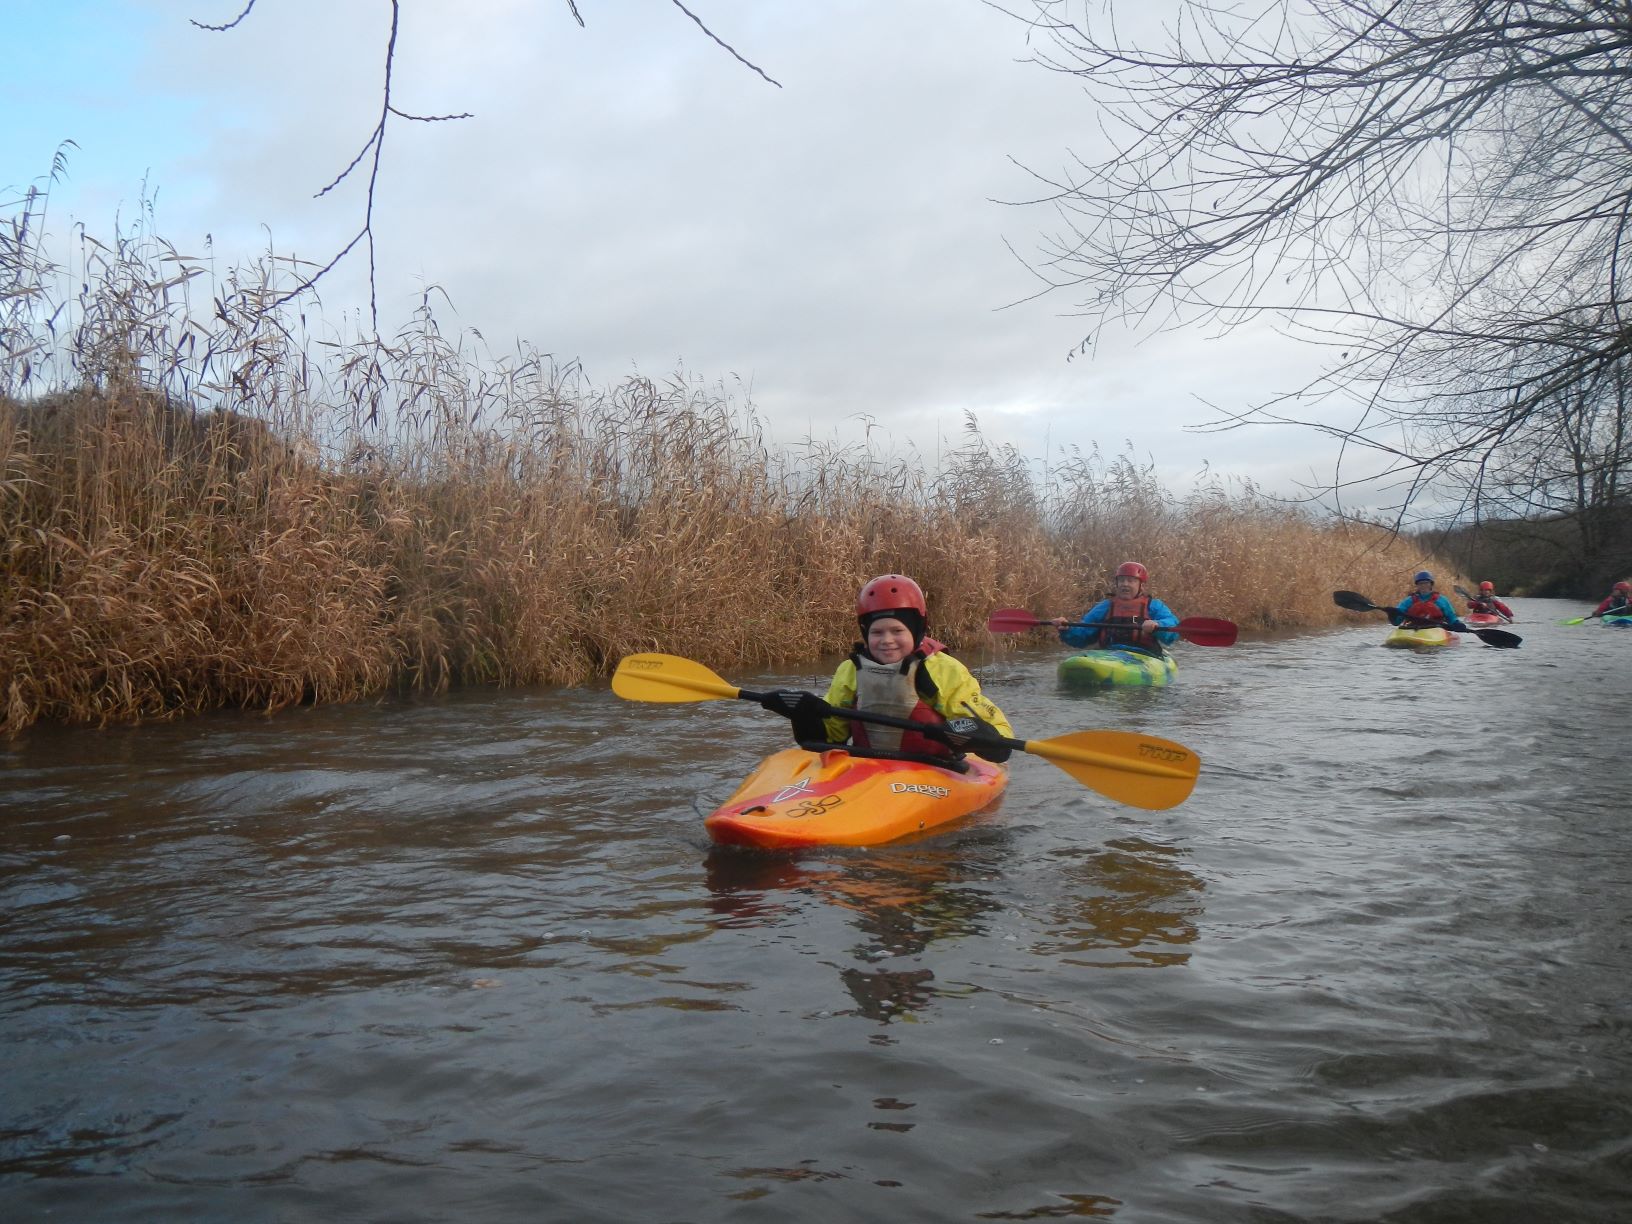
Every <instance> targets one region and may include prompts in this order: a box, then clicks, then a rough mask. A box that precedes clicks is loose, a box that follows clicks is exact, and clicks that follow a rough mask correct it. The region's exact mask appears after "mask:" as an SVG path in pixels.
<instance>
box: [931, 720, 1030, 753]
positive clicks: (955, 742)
mask: <svg viewBox="0 0 1632 1224" xmlns="http://www.w3.org/2000/svg"><path fill="white" fill-rule="evenodd" d="M940 730H941V735H940V738H941V739H943V740H945V741H946V744H947V746H948V747H949V748H951V749H952V750H953V751H955V752H972V753H974V754H975V755H976V756H978V757H985V758H986V759H987V760H988V761H993V762H997V763H1001V762H1003V761H1006V760H1008V759H1009V757H1010V755H1011V754H1012V753H1013V751H1014V750H1013V749H1012V748H1010V747H1009V746H1008V745H1007V744H1005V743H1003V742H1002V738H1003V737H1002V736H1000V735H998V733H997V728H996V727H994V726H992V724H991V723H989V722H987V721H986V720H985V719H983V718H975V717H974V716H972V715H971V716H969V717H966V718H954V719H951V720H949V721H948V722H947V723H946V724H945V725H944V726H942V727H941V729H940Z"/></svg>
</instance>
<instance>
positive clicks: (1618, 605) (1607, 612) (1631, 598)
mask: <svg viewBox="0 0 1632 1224" xmlns="http://www.w3.org/2000/svg"><path fill="white" fill-rule="evenodd" d="M1592 616H1632V582H1617V583H1616V584H1615V585H1614V586H1613V587H1611V588H1610V590H1609V598H1608V599H1606V600H1604V602H1603V603H1601V604H1599V605H1598V606H1597V607H1596V608H1594V609H1593V610H1592V612H1591V613H1590V615H1589V619H1590V618H1591V617H1592Z"/></svg>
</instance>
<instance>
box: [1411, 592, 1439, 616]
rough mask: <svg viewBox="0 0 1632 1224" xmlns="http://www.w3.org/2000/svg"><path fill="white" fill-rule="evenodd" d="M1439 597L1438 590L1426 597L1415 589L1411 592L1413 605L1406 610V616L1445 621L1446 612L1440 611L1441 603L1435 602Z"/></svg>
mask: <svg viewBox="0 0 1632 1224" xmlns="http://www.w3.org/2000/svg"><path fill="white" fill-rule="evenodd" d="M1438 598H1439V592H1438V591H1435V592H1434V593H1433V594H1432V595H1429V596H1428V598H1426V599H1424V598H1423V597H1422V596H1421V595H1418V594H1417V593H1416V592H1415V591H1413V592H1411V606H1410V607H1409V608H1407V609H1406V610H1405V615H1406V618H1407V619H1408V620H1419V621H1443V620H1444V619H1445V613H1444V612H1442V611H1440V607H1439V605H1438V604H1437V603H1435V602H1434V601H1435V600H1436V599H1438Z"/></svg>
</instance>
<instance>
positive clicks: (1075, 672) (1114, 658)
mask: <svg viewBox="0 0 1632 1224" xmlns="http://www.w3.org/2000/svg"><path fill="white" fill-rule="evenodd" d="M1178 671H1179V665H1178V664H1177V663H1175V662H1174V661H1173V656H1172V655H1167V654H1164V655H1153V654H1147V653H1145V652H1144V651H1143V650H1137V649H1135V648H1133V647H1131V646H1113V647H1110V648H1109V649H1100V650H1084V651H1080V652H1079V653H1077V654H1074V655H1069V656H1067V657H1066V658H1064V659H1061V660H1060V666H1059V675H1060V683H1061V684H1064V685H1067V686H1068V687H1070V688H1103V687H1104V686H1106V685H1109V684H1131V685H1144V686H1147V687H1148V686H1151V685H1159V684H1166V683H1167V682H1168V681H1169V680H1171V679H1173V677H1174V676H1176V675H1177V674H1178Z"/></svg>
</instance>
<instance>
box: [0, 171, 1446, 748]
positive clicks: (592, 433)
mask: <svg viewBox="0 0 1632 1224" xmlns="http://www.w3.org/2000/svg"><path fill="white" fill-rule="evenodd" d="M41 209H42V205H41V203H40V201H39V200H38V199H37V198H35V197H32V196H31V197H30V198H29V199H28V200H26V201H24V205H23V209H22V212H20V213H19V215H18V216H17V217H16V218H14V219H13V220H12V221H11V223H10V225H9V227H8V228H7V229H6V230H5V231H4V232H0V288H4V289H5V293H4V294H3V295H0V345H3V346H4V360H5V366H4V368H3V369H0V567H3V572H4V584H3V586H0V732H5V733H15V732H17V731H19V730H21V729H22V728H24V727H27V726H29V725H30V724H32V723H34V722H36V721H39V720H49V721H56V722H64V723H108V722H112V721H131V720H138V719H147V718H159V717H167V716H173V715H177V714H182V713H188V712H195V711H200V710H204V709H208V708H212V707H221V706H237V707H256V708H262V709H267V710H273V709H277V708H279V707H283V706H287V705H289V704H291V703H296V702H302V701H323V702H333V701H348V700H355V699H359V698H363V697H367V696H370V695H374V694H379V693H382V692H385V691H389V690H392V689H410V690H419V691H438V690H441V689H444V688H446V687H447V686H449V685H453V684H472V683H492V684H509V685H513V684H531V683H567V684H571V683H582V682H586V681H590V680H592V679H594V678H596V677H598V676H602V675H604V674H606V673H607V672H608V671H609V670H610V668H611V667H613V666H615V664H616V661H617V660H618V659H619V658H621V657H622V656H623V655H625V654H628V653H630V652H633V651H639V650H651V649H660V650H668V651H673V652H676V653H681V654H686V655H690V656H694V657H697V658H699V659H702V660H705V661H707V662H709V663H711V664H713V665H716V666H722V667H735V668H738V669H742V668H754V667H761V666H768V665H773V664H783V663H789V662H794V661H802V660H808V659H811V658H814V657H815V656H817V655H820V654H824V653H831V652H835V651H839V650H842V649H843V648H845V647H846V646H847V645H848V643H849V642H850V641H851V640H852V639H853V637H854V635H855V625H854V620H853V617H852V614H851V611H852V601H853V599H854V595H855V591H856V589H857V588H858V587H859V585H860V584H861V582H862V581H864V580H865V579H866V578H868V577H870V576H872V575H874V574H876V573H881V572H888V571H899V572H905V573H908V574H911V575H913V576H914V577H915V578H917V579H918V580H919V582H921V583H922V584H923V586H924V587H925V589H926V591H927V592H928V594H929V597H930V600H931V616H932V625H933V631H934V632H935V633H936V634H937V636H940V637H941V638H943V639H945V640H947V641H949V642H951V643H952V644H954V645H957V644H959V643H962V644H964V645H965V646H969V645H976V644H985V643H987V642H989V641H990V639H988V638H987V637H986V635H985V632H984V624H985V620H986V617H987V615H988V614H989V613H990V612H991V610H992V609H993V608H995V607H998V606H1002V605H1023V606H1026V607H1029V608H1032V609H1033V610H1035V611H1037V612H1038V613H1039V614H1043V615H1054V614H1064V613H1071V612H1075V611H1078V610H1080V609H1082V608H1084V607H1086V606H1087V605H1088V604H1089V603H1091V602H1092V601H1093V600H1094V599H1096V598H1098V597H1099V595H1100V594H1101V593H1102V592H1103V588H1104V585H1105V578H1106V575H1107V574H1108V572H1109V571H1110V570H1111V569H1112V568H1113V567H1114V566H1115V565H1116V563H1117V562H1119V561H1121V560H1124V559H1126V558H1128V557H1138V558H1139V559H1140V560H1142V561H1144V562H1145V563H1146V564H1147V565H1148V566H1149V567H1150V568H1151V570H1152V573H1153V576H1154V578H1155V588H1156V591H1157V593H1159V594H1160V595H1162V596H1163V597H1164V598H1166V599H1167V600H1168V601H1169V602H1170V603H1172V604H1173V605H1174V606H1175V607H1176V608H1178V609H1179V610H1180V611H1181V614H1195V615H1209V616H1224V617H1228V618H1230V619H1233V620H1236V621H1239V622H1240V623H1241V624H1242V625H1243V627H1245V628H1247V629H1249V630H1250V629H1252V628H1254V627H1264V626H1284V625H1293V626H1296V625H1320V624H1328V623H1334V622H1335V621H1337V620H1338V619H1339V617H1340V615H1341V614H1339V613H1338V612H1337V611H1336V609H1335V608H1334V607H1333V606H1332V604H1331V601H1330V591H1331V589H1332V588H1333V587H1334V586H1347V587H1355V588H1358V589H1361V590H1367V591H1372V592H1375V593H1377V597H1378V598H1383V597H1385V596H1386V597H1389V598H1392V597H1393V596H1394V593H1395V591H1396V590H1397V589H1403V586H1404V585H1405V579H1406V575H1408V573H1409V571H1410V570H1411V569H1412V568H1414V567H1415V566H1416V565H1417V564H1419V563H1420V562H1421V560H1422V559H1421V558H1419V557H1418V556H1416V555H1415V553H1414V551H1413V550H1412V548H1411V546H1410V545H1408V544H1406V543H1405V542H1404V541H1401V540H1396V539H1394V538H1393V537H1391V536H1390V535H1389V534H1388V533H1387V532H1385V531H1383V530H1381V529H1379V528H1375V527H1368V526H1363V525H1353V524H1339V523H1332V522H1323V521H1320V520H1317V519H1315V518H1312V517H1310V516H1308V515H1305V514H1302V513H1299V512H1297V511H1294V510H1289V509H1287V508H1286V507H1284V506H1283V505H1280V504H1277V503H1276V502H1274V501H1273V500H1272V499H1269V498H1266V497H1263V496H1260V495H1259V494H1258V493H1257V492H1256V491H1254V490H1253V489H1251V488H1250V487H1247V486H1242V487H1239V488H1234V489H1226V488H1225V487H1224V486H1221V485H1218V486H1214V487H1211V488H1208V489H1206V490H1203V491H1201V492H1198V493H1196V494H1193V495H1191V496H1188V497H1182V498H1181V497H1175V496H1173V495H1171V494H1169V493H1168V492H1167V491H1165V490H1164V489H1162V488H1161V487H1160V485H1159V484H1158V482H1157V481H1156V480H1155V479H1154V477H1153V476H1152V474H1151V472H1150V471H1149V470H1148V469H1141V468H1139V467H1138V466H1136V465H1135V464H1134V463H1132V462H1131V461H1130V460H1129V459H1127V458H1125V457H1122V458H1117V459H1114V460H1111V461H1109V462H1105V461H1102V460H1101V459H1100V458H1099V457H1098V456H1097V455H1088V456H1082V455H1073V456H1071V457H1069V459H1068V461H1067V462H1065V463H1064V464H1061V465H1057V466H1056V467H1055V468H1054V469H1053V470H1052V471H1051V472H1050V473H1049V476H1048V479H1047V480H1046V481H1040V480H1038V479H1037V478H1035V477H1034V476H1033V474H1032V472H1031V470H1030V467H1029V466H1028V464H1027V462H1026V461H1025V460H1024V459H1023V457H1021V456H1020V455H1019V454H1017V453H1016V452H1014V451H1013V450H1011V449H1009V448H1002V447H997V448H994V447H992V446H990V445H989V444H988V443H987V442H986V441H985V440H984V439H983V438H982V437H981V435H980V434H979V431H978V429H977V428H976V427H975V423H974V421H973V420H971V421H969V423H968V428H967V431H966V434H965V439H964V442H963V445H962V446H961V447H960V448H959V449H957V450H956V451H955V452H954V453H953V454H952V455H951V456H950V457H949V459H948V461H947V462H946V463H945V464H944V465H943V467H942V469H941V470H940V471H938V472H934V473H931V472H928V471H926V470H925V469H924V468H923V466H922V465H921V464H919V463H917V462H915V461H911V460H908V459H905V458H902V457H900V456H896V455H890V454H880V453H878V452H876V451H874V450H873V449H872V448H870V447H868V446H866V445H853V446H841V445H838V444H834V443H829V444H823V443H818V442H815V441H811V442H807V443H806V445H804V446H803V447H800V448H796V449H794V450H792V451H779V450H773V449H771V448H769V447H767V446H766V445H765V444H764V442H763V440H762V438H761V434H760V429H759V424H758V421H757V419H756V417H755V415H754V413H753V410H752V408H751V407H750V406H748V405H746V404H739V403H737V402H736V401H735V399H734V398H733V397H732V396H731V395H730V394H729V393H728V392H727V391H726V390H725V389H724V388H720V387H710V386H705V385H702V384H699V383H697V382H695V381H693V380H690V379H686V378H683V377H676V378H675V379H673V380H671V381H668V382H665V383H658V382H654V381H652V380H649V379H644V378H629V379H626V380H624V381H623V382H621V383H619V384H617V385H615V386H612V387H610V388H604V389H597V388H592V387H589V386H588V385H586V382H585V380H584V379H583V377H582V376H581V374H580V373H579V372H578V371H577V370H576V369H575V368H573V367H570V366H568V367H565V368H562V367H559V366H557V365H556V364H555V363H553V362H552V361H550V360H549V359H548V358H547V357H545V356H542V355H540V354H537V353H534V352H531V351H529V350H525V349H523V350H522V351H520V352H518V353H517V354H515V355H513V356H509V357H502V358H494V357H492V356H490V355H487V354H485V353H471V352H466V351H465V350H464V349H463V348H462V347H461V344H460V343H454V342H451V341H449V340H448V339H447V338H446V337H445V336H443V334H442V333H441V331H440V328H439V327H438V325H437V321H436V319H435V317H434V316H433V315H432V313H431V312H430V310H429V309H428V307H427V308H426V309H423V310H422V311H421V312H420V313H419V314H418V315H416V317H415V318H414V319H413V320H412V322H411V323H410V325H409V326H408V327H407V328H406V329H405V330H404V331H403V332H402V333H401V334H400V335H398V336H397V337H396V338H395V339H394V340H393V341H392V342H390V343H380V342H369V341H353V342H341V341H338V340H325V341H321V342H319V341H315V340H313V339H312V338H311V337H310V336H309V335H308V334H307V333H306V331H305V320H304V316H302V315H300V314H298V313H297V314H290V313H287V312H284V311H280V310H275V309H267V308H266V303H267V302H268V301H269V300H270V299H271V298H272V297H273V296H275V292H274V290H275V282H276V279H277V271H276V266H275V265H274V264H272V263H271V261H269V262H268V264H267V265H266V266H261V267H257V268H253V269H249V270H240V271H235V272H234V273H233V274H232V275H231V276H229V277H228V278H227V281H226V282H225V283H224V284H222V285H219V286H216V287H215V291H214V292H212V294H211V302H210V307H209V310H208V311H207V312H200V311H197V310H195V309H194V308H193V306H192V303H191V300H190V297H189V294H190V292H191V285H192V283H193V281H194V280H195V279H196V278H197V276H198V275H199V271H198V264H197V261H192V260H189V259H188V258H187V257H185V256H182V255H180V254H179V253H178V252H176V251H175V250H174V249H173V248H171V247H170V246H169V245H168V244H165V243H163V242H162V241H160V240H158V239H156V238H154V237H152V236H151V234H150V233H148V232H147V230H146V229H145V228H143V227H142V226H138V228H137V229H136V230H135V231H134V232H132V233H130V234H126V235H121V236H120V237H119V238H118V239H117V240H116V241H115V242H114V243H113V244H112V245H111V246H102V245H100V244H94V243H93V244H91V245H90V246H88V247H87V248H86V251H85V254H84V266H83V267H80V268H76V269H72V270H71V272H72V275H71V277H70V283H71V284H73V285H75V286H77V288H76V289H74V290H73V291H72V292H67V293H63V292H57V291H56V286H57V285H59V284H60V283H62V280H63V276H64V273H65V270H64V269H61V268H58V267H56V266H55V265H53V264H51V263H50V262H49V261H48V260H46V259H45V258H44V257H43V255H42V253H41V250H40V247H39V244H38V238H37V235H38V230H39V221H40V215H39V214H40V212H41ZM467 342H468V338H467Z"/></svg>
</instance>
